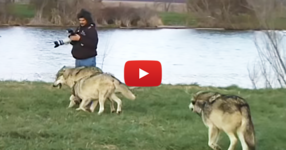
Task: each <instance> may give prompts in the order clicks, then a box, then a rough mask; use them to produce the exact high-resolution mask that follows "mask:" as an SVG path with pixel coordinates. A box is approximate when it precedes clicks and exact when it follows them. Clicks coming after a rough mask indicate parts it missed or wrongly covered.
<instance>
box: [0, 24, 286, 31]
mask: <svg viewBox="0 0 286 150" xmlns="http://www.w3.org/2000/svg"><path fill="white" fill-rule="evenodd" d="M1 27H40V28H75V27H77V26H62V25H6V24H2V25H0V28H1ZM97 28H98V29H196V30H221V31H223V30H224V31H249V30H252V31H260V30H265V29H225V28H198V27H191V26H173V25H163V26H158V27H117V26H102V25H97ZM275 30H281V29H275ZM282 30H284V29H282Z"/></svg>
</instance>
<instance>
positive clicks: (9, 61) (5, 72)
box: [0, 27, 263, 88]
mask: <svg viewBox="0 0 286 150" xmlns="http://www.w3.org/2000/svg"><path fill="white" fill-rule="evenodd" d="M98 34H99V44H98V57H97V66H98V67H100V68H102V69H103V71H104V72H110V73H113V74H114V75H115V76H116V77H117V78H118V79H120V80H122V81H123V82H124V72H123V71H124V64H125V62H126V61H128V60H158V61H160V62H161V64H162V70H163V75H162V83H164V84H191V83H197V84H199V85H203V86H221V87H224V86H230V85H233V84H235V85H238V86H240V87H243V88H252V84H251V82H250V79H249V77H248V71H247V66H248V64H249V63H253V61H254V60H255V58H256V57H257V50H256V47H255V44H254V32H253V31H218V30H217V31H215V30H213V31H210V30H195V29H152V30H150V29H128V30H127V29H108V30H99V31H98ZM0 36H1V37H0V45H1V49H0V55H1V56H2V58H1V64H0V70H1V73H0V79H1V80H18V81H21V80H30V81H37V80H41V81H45V82H53V81H54V79H55V74H56V72H57V71H58V70H59V69H60V68H61V67H62V66H64V65H65V66H74V59H73V58H72V55H71V48H72V47H71V45H63V46H60V47H58V48H54V47H53V46H54V45H53V41H54V40H58V39H62V38H65V37H67V32H66V30H64V29H58V28H52V29H51V28H40V27H39V28H37V27H3V28H0ZM103 58H104V59H103ZM262 85H263V84H262V83H261V84H260V86H262ZM258 87H259V86H258Z"/></svg>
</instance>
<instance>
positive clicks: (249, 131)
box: [240, 104, 255, 150]
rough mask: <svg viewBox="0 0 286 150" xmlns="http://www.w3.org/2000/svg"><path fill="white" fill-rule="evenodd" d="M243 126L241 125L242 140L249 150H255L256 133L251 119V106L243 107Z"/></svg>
mask: <svg viewBox="0 0 286 150" xmlns="http://www.w3.org/2000/svg"><path fill="white" fill-rule="evenodd" d="M241 113H242V125H241V129H242V130H241V131H242V133H241V134H242V135H241V137H240V138H241V140H243V141H244V142H245V144H246V145H247V147H248V148H249V150H255V131H254V125H253V122H252V119H251V114H250V109H249V105H247V104H246V106H242V107H241Z"/></svg>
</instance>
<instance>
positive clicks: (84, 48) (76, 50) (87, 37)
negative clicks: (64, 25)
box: [71, 9, 98, 59]
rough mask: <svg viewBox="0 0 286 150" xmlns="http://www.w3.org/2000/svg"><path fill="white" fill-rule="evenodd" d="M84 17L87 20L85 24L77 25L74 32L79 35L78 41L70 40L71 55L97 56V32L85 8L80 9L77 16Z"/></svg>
mask: <svg viewBox="0 0 286 150" xmlns="http://www.w3.org/2000/svg"><path fill="white" fill-rule="evenodd" d="M81 17H83V18H85V19H86V20H87V25H86V26H79V27H78V28H76V30H75V32H76V33H77V34H78V35H79V36H80V40H79V41H72V42H71V44H72V45H73V48H72V51H71V53H72V56H73V57H74V58H75V59H86V58H90V57H94V56H97V44H98V34H97V31H96V25H95V23H94V22H93V21H92V18H91V15H90V13H89V12H87V11H86V10H84V9H83V10H81V12H80V13H79V14H78V18H81Z"/></svg>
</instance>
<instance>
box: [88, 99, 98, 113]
mask: <svg viewBox="0 0 286 150" xmlns="http://www.w3.org/2000/svg"><path fill="white" fill-rule="evenodd" d="M97 104H98V100H95V101H93V103H92V104H91V106H90V107H89V109H90V111H91V112H94V110H95V108H96V106H97Z"/></svg>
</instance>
